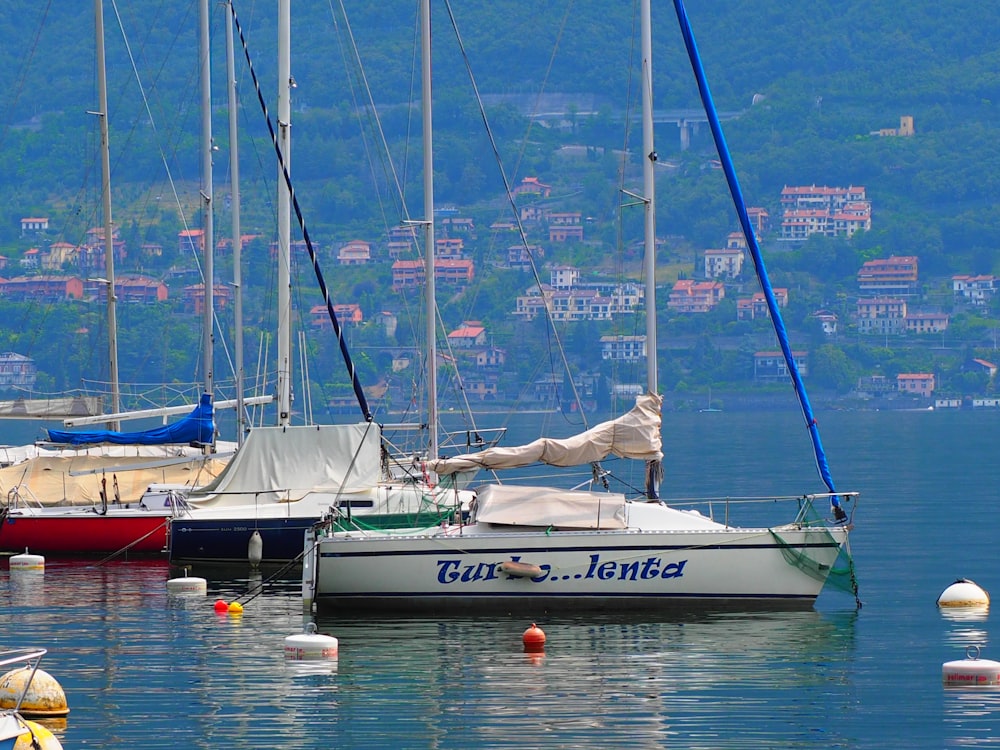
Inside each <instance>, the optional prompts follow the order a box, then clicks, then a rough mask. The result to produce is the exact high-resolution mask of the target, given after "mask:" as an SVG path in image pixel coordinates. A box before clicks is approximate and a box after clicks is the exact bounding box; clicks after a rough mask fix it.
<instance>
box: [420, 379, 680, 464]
mask: <svg viewBox="0 0 1000 750" xmlns="http://www.w3.org/2000/svg"><path fill="white" fill-rule="evenodd" d="M662 401H663V398H662V397H661V396H659V395H658V394H655V393H644V394H642V395H640V396H639V397H638V398H636V401H635V406H634V407H632V409H631V411H629V412H628V413H627V414H623V415H622V416H620V417H618V419H613V420H610V421H608V422H602V423H601V424H599V425H596V426H594V427H591V428H590V429H589V430H587V431H585V432H581V433H580V434H579V435H573V436H572V437H568V438H562V439H556V438H539V439H538V440H535V441H532V442H530V443H528V444H527V445H519V446H514V447H512V448H487V449H486V450H484V451H480V452H479V453H469V454H465V455H461V456H455V457H453V458H442V459H438V460H435V461H428V462H427V468H428V469H430V470H431V471H434V472H437V473H438V474H441V475H447V474H454V473H455V472H457V471H468V470H470V469H476V468H480V469H516V468H518V467H521V466H529V465H530V464H533V463H538V462H541V463H545V464H549V465H550V466H582V465H584V464H588V463H592V462H594V461H601V460H602V459H605V458H607V457H608V456H610V455H612V454H614V455H616V456H620V457H621V458H633V459H637V460H643V461H659V460H660V459H661V458H663V451H662V444H663V439H662V437H661V435H660V405H661V403H662Z"/></svg>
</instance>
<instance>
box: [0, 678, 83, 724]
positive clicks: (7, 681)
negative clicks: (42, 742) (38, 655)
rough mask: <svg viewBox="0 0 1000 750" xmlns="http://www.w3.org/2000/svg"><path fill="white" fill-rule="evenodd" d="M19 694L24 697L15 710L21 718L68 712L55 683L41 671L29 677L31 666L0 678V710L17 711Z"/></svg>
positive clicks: (58, 685) (63, 696)
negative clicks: (13, 709)
mask: <svg viewBox="0 0 1000 750" xmlns="http://www.w3.org/2000/svg"><path fill="white" fill-rule="evenodd" d="M29 680H30V681H31V682H30V684H29V682H28V681H29ZM22 693H23V694H24V698H23V699H22V700H21V707H20V708H19V709H18V712H19V713H20V714H21V715H22V716H26V717H35V716H37V717H49V716H65V715H66V714H68V713H69V706H67V705H66V693H65V692H64V691H63V689H62V686H61V685H60V684H59V683H58V681H57V680H56V679H55V678H54V677H53V676H52V675H50V674H49V673H48V672H46V671H45V670H44V669H36V670H34V676H32V669H31V668H30V667H18V668H17V669H12V670H11V671H9V672H8V673H7V674H5V675H4V676H3V677H0V709H12V708H16V707H17V699H18V698H20V697H21V694H22Z"/></svg>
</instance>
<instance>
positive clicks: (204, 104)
mask: <svg viewBox="0 0 1000 750" xmlns="http://www.w3.org/2000/svg"><path fill="white" fill-rule="evenodd" d="M208 2H209V0H201V2H200V3H199V6H200V7H199V15H200V21H201V23H200V33H199V37H200V51H199V55H198V56H199V63H200V69H201V146H202V152H201V200H202V231H203V232H204V234H203V236H202V239H203V240H204V242H205V246H204V247H203V248H202V253H203V255H204V258H205V309H204V311H203V313H204V322H203V324H202V325H203V328H204V330H203V331H202V339H203V341H202V344H203V347H202V356H203V358H204V360H205V393H208V394H212V393H214V392H215V363H214V361H213V360H214V349H215V346H214V344H215V331H214V324H215V266H214V263H213V257H214V255H215V227H214V223H213V219H212V151H213V145H212V79H211V66H210V65H209V33H208V26H209V24H208Z"/></svg>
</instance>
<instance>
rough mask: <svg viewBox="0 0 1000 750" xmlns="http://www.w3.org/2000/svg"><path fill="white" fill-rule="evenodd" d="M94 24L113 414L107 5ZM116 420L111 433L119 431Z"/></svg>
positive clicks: (115, 408) (117, 403)
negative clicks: (106, 54) (105, 19)
mask: <svg viewBox="0 0 1000 750" xmlns="http://www.w3.org/2000/svg"><path fill="white" fill-rule="evenodd" d="M94 21H95V27H96V36H97V97H98V104H97V106H98V109H99V110H100V111H99V112H97V115H98V117H99V118H100V120H101V203H102V207H103V212H104V274H105V276H106V278H105V279H104V281H105V282H106V283H107V290H106V291H107V297H108V369H109V372H108V377H109V379H110V380H111V413H112V414H117V413H118V412H120V411H121V391H120V384H119V382H118V315H117V311H116V309H115V306H116V302H117V299H116V297H115V241H114V236H113V226H112V223H111V146H110V143H109V140H110V139H109V129H108V74H107V65H106V62H105V51H104V3H103V0H94ZM120 426H121V423H120V422H119V421H118V420H114V421H111V422H109V423H108V429H110V430H118V429H119V427H120Z"/></svg>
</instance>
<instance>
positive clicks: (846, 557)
mask: <svg viewBox="0 0 1000 750" xmlns="http://www.w3.org/2000/svg"><path fill="white" fill-rule="evenodd" d="M796 523H797V524H799V525H802V526H808V527H810V528H815V527H818V526H824V525H826V524H827V523H828V521H827V520H826V519H825V518H823V517H822V516H821V515H820V514H819V513H818V512H817V511H816V507H815V505H813V503H812V501H811V500H806V501H805V503H804V505H802V507H801V509H800V510H799V516H798V518H797V519H796ZM771 535H772V536H773V537H774V538H775V540H776V541H777V542H778V544H779V545H781V554H782V556H784V558H785V560H786V561H787V562H788V564H789V565H794V566H795V567H796V568H798V569H799V570H801V571H802V572H804V573H806V574H807V575H809V576H811V577H812V578H815V579H816V580H817V581H825V582H826V585H827V586H832V587H833V588H835V589H838V590H840V591H846V592H847V593H849V594H853V595H854V597H855V598H857V596H858V585H857V577H856V576H855V573H854V559H853V558H852V557H851V553H850V549H849V547H848V546H847V544H844V545H843V546H842V547H841V548H840V552H839V554H838V555H837V559H836V560H835V561H834V563H833V565H832V566H831V565H827V564H826V563H824V562H820V561H818V560H816V559H815V558H813V557H811V556H810V555H809V552H808V550H804V549H802V548H801V547H796V546H794V545H792V544H789V543H788V542H786V541H785V540H784V539H782V538H781V536H780V535H779V534H777V533H776V532H775V531H774V529H771ZM826 537H827V538H826V541H828V542H829V543H830V544H831V545H834V544H836V540H835V539H834V538H833V535H832V534H830V533H827V535H826Z"/></svg>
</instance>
